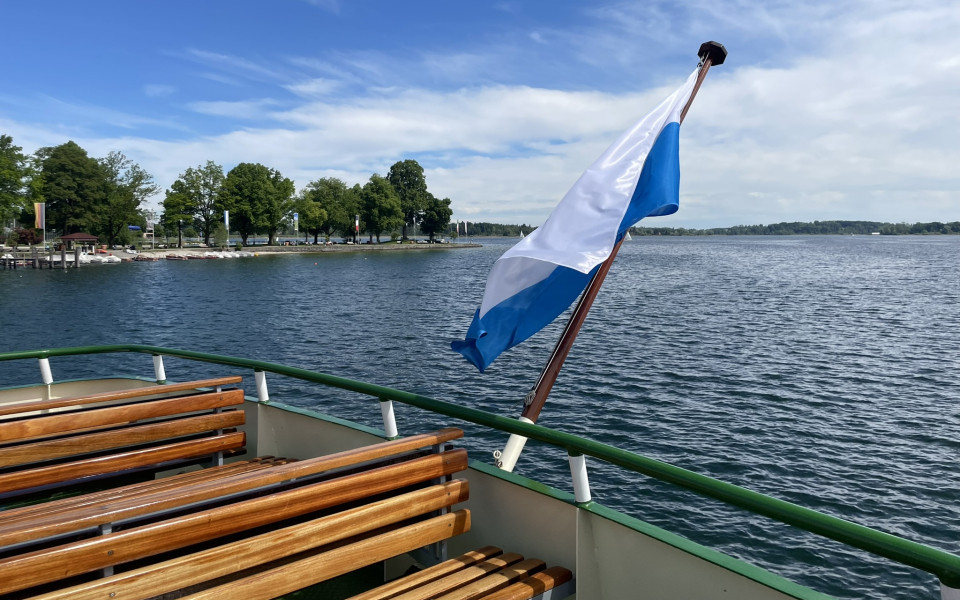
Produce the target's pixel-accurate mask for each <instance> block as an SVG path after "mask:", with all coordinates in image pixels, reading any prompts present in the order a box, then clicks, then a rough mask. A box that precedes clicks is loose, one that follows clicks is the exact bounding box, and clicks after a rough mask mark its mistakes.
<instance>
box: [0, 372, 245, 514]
mask: <svg viewBox="0 0 960 600" xmlns="http://www.w3.org/2000/svg"><path fill="white" fill-rule="evenodd" d="M239 381H240V378H239V377H228V378H220V379H212V380H204V381H195V382H189V383H178V384H170V385H162V386H149V387H144V388H136V389H131V390H121V391H116V392H109V393H103V394H93V395H88V396H77V397H72V398H55V399H52V400H42V401H30V402H21V403H17V404H13V405H5V406H2V407H0V497H4V496H12V495H19V494H24V493H30V492H33V491H39V490H44V489H47V488H49V487H53V486H62V485H68V484H72V483H75V482H78V481H87V480H89V479H91V478H96V477H103V476H107V475H115V474H118V473H122V472H129V471H132V470H142V469H147V468H161V467H168V466H173V465H176V464H178V463H182V462H185V461H199V460H206V459H209V458H211V457H218V458H219V457H222V456H223V453H225V452H235V451H238V450H240V449H242V448H243V446H244V443H245V436H244V434H243V433H242V432H237V431H235V430H234V428H235V427H238V426H240V425H242V424H243V423H244V413H243V411H242V410H238V409H237V408H236V407H238V406H239V405H241V404H243V391H242V390H240V389H231V390H223V389H221V388H220V386H221V385H226V384H228V383H236V382H239ZM209 384H213V386H214V390H213V391H210V389H209ZM171 394H172V395H171Z"/></svg>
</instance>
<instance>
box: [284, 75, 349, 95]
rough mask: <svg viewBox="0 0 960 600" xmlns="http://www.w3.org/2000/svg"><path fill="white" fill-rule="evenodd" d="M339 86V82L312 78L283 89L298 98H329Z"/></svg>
mask: <svg viewBox="0 0 960 600" xmlns="http://www.w3.org/2000/svg"><path fill="white" fill-rule="evenodd" d="M341 86H342V84H341V82H339V81H334V80H332V79H326V78H323V77H314V78H312V79H307V80H304V81H300V82H298V83H291V84H288V85H285V86H283V87H284V88H286V89H288V90H290V91H291V92H293V93H294V94H296V95H298V96H303V97H306V98H313V97H318V96H329V95H330V94H332V93H333V92H335V91H337V90H338V89H339V88H340V87H341Z"/></svg>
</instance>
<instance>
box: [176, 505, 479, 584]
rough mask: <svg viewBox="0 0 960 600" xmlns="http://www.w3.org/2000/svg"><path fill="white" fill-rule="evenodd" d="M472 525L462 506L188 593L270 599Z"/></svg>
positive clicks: (448, 535) (436, 540) (441, 538)
mask: <svg viewBox="0 0 960 600" xmlns="http://www.w3.org/2000/svg"><path fill="white" fill-rule="evenodd" d="M469 529H470V512H469V511H468V510H459V511H456V512H453V513H449V514H445V515H441V516H439V517H434V518H433V519H429V520H427V521H422V522H420V523H416V524H414V525H410V526H408V527H404V528H401V529H396V530H394V531H390V532H387V533H384V534H381V535H376V536H373V537H370V538H367V539H364V540H361V541H358V542H355V543H352V544H347V545H344V546H340V547H338V548H335V549H333V550H330V551H328V552H323V553H320V554H316V555H313V556H309V557H305V558H303V559H301V560H298V561H296V562H292V563H290V564H287V565H284V566H282V567H277V568H274V569H270V570H268V571H264V572H262V573H258V574H256V575H251V576H249V577H245V578H243V579H239V580H236V581H232V582H230V583H227V584H224V585H221V586H218V587H215V588H211V589H208V590H204V591H202V592H199V593H196V594H192V595H190V596H187V597H186V598H187V599H188V600H235V599H236V598H243V599H244V600H269V599H271V598H276V597H278V596H282V595H284V594H289V593H292V592H295V591H297V590H299V589H302V588H304V587H307V586H310V585H314V584H316V583H320V582H321V581H326V580H328V579H331V578H333V577H337V576H338V575H343V574H344V573H349V572H350V571H353V570H355V569H358V568H360V567H365V566H367V565H372V564H375V563H378V562H380V561H381V560H386V559H387V558H391V557H393V556H396V555H398V554H403V553H405V552H410V551H411V550H415V549H417V548H421V547H423V546H426V545H429V544H433V543H436V542H439V541H442V540H445V539H449V538H451V537H453V536H455V535H459V534H461V533H464V532H466V531H468V530H469Z"/></svg>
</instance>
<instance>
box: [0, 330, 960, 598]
mask: <svg viewBox="0 0 960 600" xmlns="http://www.w3.org/2000/svg"><path fill="white" fill-rule="evenodd" d="M117 352H133V353H141V354H150V355H152V356H153V363H154V375H155V377H156V380H157V382H158V383H163V382H164V381H165V380H166V375H165V371H164V366H163V357H164V356H171V357H177V358H182V359H188V360H194V361H200V362H207V363H215V364H220V365H229V366H234V367H241V368H247V369H252V370H253V371H254V374H255V380H256V385H257V397H258V400H259V401H260V402H268V401H269V391H268V389H267V382H266V376H265V374H266V373H274V374H277V375H282V376H286V377H291V378H294V379H299V380H302V381H309V382H312V383H318V384H322V385H326V386H330V387H334V388H339V389H342V390H347V391H351V392H356V393H359V394H364V395H367V396H371V397H374V398H376V399H378V400H379V401H380V402H381V403H382V404H381V408H382V409H383V410H382V414H383V417H384V430H385V432H386V433H387V436H388V437H396V436H397V429H396V425H395V423H394V421H393V405H392V403H393V402H400V403H402V404H407V405H410V406H415V407H417V408H420V409H423V410H426V411H429V412H432V413H436V414H439V415H444V416H446V417H450V418H453V419H459V420H461V421H466V422H469V423H474V424H476V425H481V426H484V427H489V428H492V429H496V430H499V431H502V432H505V433H510V434H517V435H521V436H524V437H527V438H529V439H533V440H537V441H539V442H542V443H545V444H548V445H551V446H555V447H558V448H562V449H564V450H566V451H567V454H568V455H569V456H571V457H580V456H590V457H593V458H595V459H598V460H601V461H604V462H607V463H610V464H612V465H616V466H619V467H621V468H624V469H627V470H629V471H633V472H635V473H640V474H642V475H646V476H648V477H652V478H654V479H657V480H659V481H663V482H667V483H671V484H674V485H677V486H679V487H681V488H684V489H686V490H690V491H692V492H695V493H697V494H700V495H702V496H706V497H709V498H713V499H715V500H719V501H721V502H724V503H726V504H728V505H731V506H735V507H738V508H741V509H744V510H747V511H749V512H751V513H754V514H757V515H762V516H765V517H768V518H771V519H774V520H776V521H780V522H781V523H786V524H788V525H792V526H794V527H797V528H799V529H801V530H804V531H807V532H810V533H813V534H816V535H819V536H822V537H825V538H828V539H831V540H834V541H837V542H840V543H842V544H846V545H848V546H852V547H854V548H859V549H861V550H865V551H867V552H870V553H872V554H875V555H877V556H881V557H884V558H886V559H889V560H892V561H894V562H897V563H900V564H902V565H907V566H910V567H914V568H916V569H920V570H922V571H926V572H927V573H930V574H932V575H935V576H936V577H937V578H938V579H939V580H940V584H941V595H942V598H943V600H960V556H957V555H955V554H951V553H949V552H946V551H944V550H940V549H937V548H933V547H931V546H928V545H925V544H922V543H919V542H914V541H911V540H907V539H904V538H901V537H898V536H895V535H892V534H889V533H884V532H882V531H877V530H875V529H871V528H870V527H866V526H863V525H859V524H857V523H853V522H850V521H846V520H844V519H840V518H837V517H833V516H830V515H826V514H823V513H820V512H817V511H815V510H812V509H808V508H804V507H801V506H798V505H796V504H792V503H790V502H786V501H784V500H779V499H777V498H773V497H771V496H767V495H765V494H760V493H758V492H754V491H751V490H748V489H746V488H743V487H740V486H737V485H733V484H730V483H726V482H723V481H720V480H718V479H714V478H711V477H707V476H704V475H700V474H697V473H694V472H692V471H689V470H686V469H682V468H680V467H676V466H674V465H671V464H668V463H665V462H662V461H659V460H655V459H652V458H648V457H644V456H640V455H637V454H634V453H632V452H628V451H625V450H621V449H618V448H615V447H613V446H610V445H607V444H603V443H600V442H596V441H593V440H589V439H586V438H583V437H579V436H576V435H572V434H569V433H564V432H561V431H557V430H554V429H550V428H547V427H543V426H540V425H534V424H530V423H525V422H522V421H519V420H516V419H511V418H507V417H502V416H500V415H495V414H492V413H489V412H486V411H482V410H478V409H475V408H470V407H466V406H459V405H456V404H451V403H449V402H444V401H442V400H437V399H434V398H429V397H427V396H422V395H419V394H413V393H409V392H403V391H400V390H396V389H392V388H388V387H384V386H379V385H375V384H370V383H364V382H360V381H354V380H351V379H347V378H343V377H337V376H334V375H328V374H325V373H319V372H316V371H310V370H307V369H300V368H297V367H289V366H285V365H280V364H276V363H271V362H267V361H261V360H253V359H247V358H237V357H231V356H223V355H217V354H207V353H203V352H194V351H190V350H178V349H173V348H162V347H157V346H148V345H140V344H117V345H107V346H89V347H74V348H56V349H49V350H36V351H26V352H7V353H0V361H9V360H23V359H38V360H39V364H40V372H41V378H42V380H43V383H45V384H51V383H53V377H52V375H51V369H50V364H49V359H50V358H51V357H57V356H73V355H88V354H106V353H117ZM573 463H574V461H571V464H573ZM580 464H582V461H580ZM574 477H575V478H576V477H577V474H576V473H574ZM578 485H580V484H579V482H577V481H576V480H575V481H574V487H575V488H576V487H577V486H578ZM577 497H578V498H579V497H581V493H579V492H578V493H577Z"/></svg>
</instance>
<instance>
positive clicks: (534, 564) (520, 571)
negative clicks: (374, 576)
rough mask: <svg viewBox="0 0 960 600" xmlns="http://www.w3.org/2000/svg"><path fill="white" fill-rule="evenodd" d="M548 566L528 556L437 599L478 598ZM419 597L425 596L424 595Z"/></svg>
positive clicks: (467, 599)
mask: <svg viewBox="0 0 960 600" xmlns="http://www.w3.org/2000/svg"><path fill="white" fill-rule="evenodd" d="M546 566H547V565H546V563H544V562H543V561H542V560H540V559H538V558H528V559H526V560H522V561H520V562H518V563H516V564H514V565H510V566H509V567H506V568H504V569H500V570H498V571H496V572H494V573H491V574H489V575H487V576H486V577H483V578H481V579H478V580H476V581H473V582H471V583H469V584H467V585H464V586H462V587H459V588H457V589H455V590H452V591H450V592H448V593H446V594H444V595H442V596H440V597H439V598H437V600H477V598H480V597H481V596H485V595H487V594H489V593H490V592H495V591H497V590H501V589H503V588H505V587H507V586H508V585H510V584H511V583H515V582H517V581H520V580H522V579H525V578H527V577H529V576H530V575H533V574H534V573H537V572H539V571H542V570H544V569H545V568H546ZM419 597H420V598H424V597H423V596H419ZM431 598H433V596H431ZM398 600H399V599H398Z"/></svg>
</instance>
